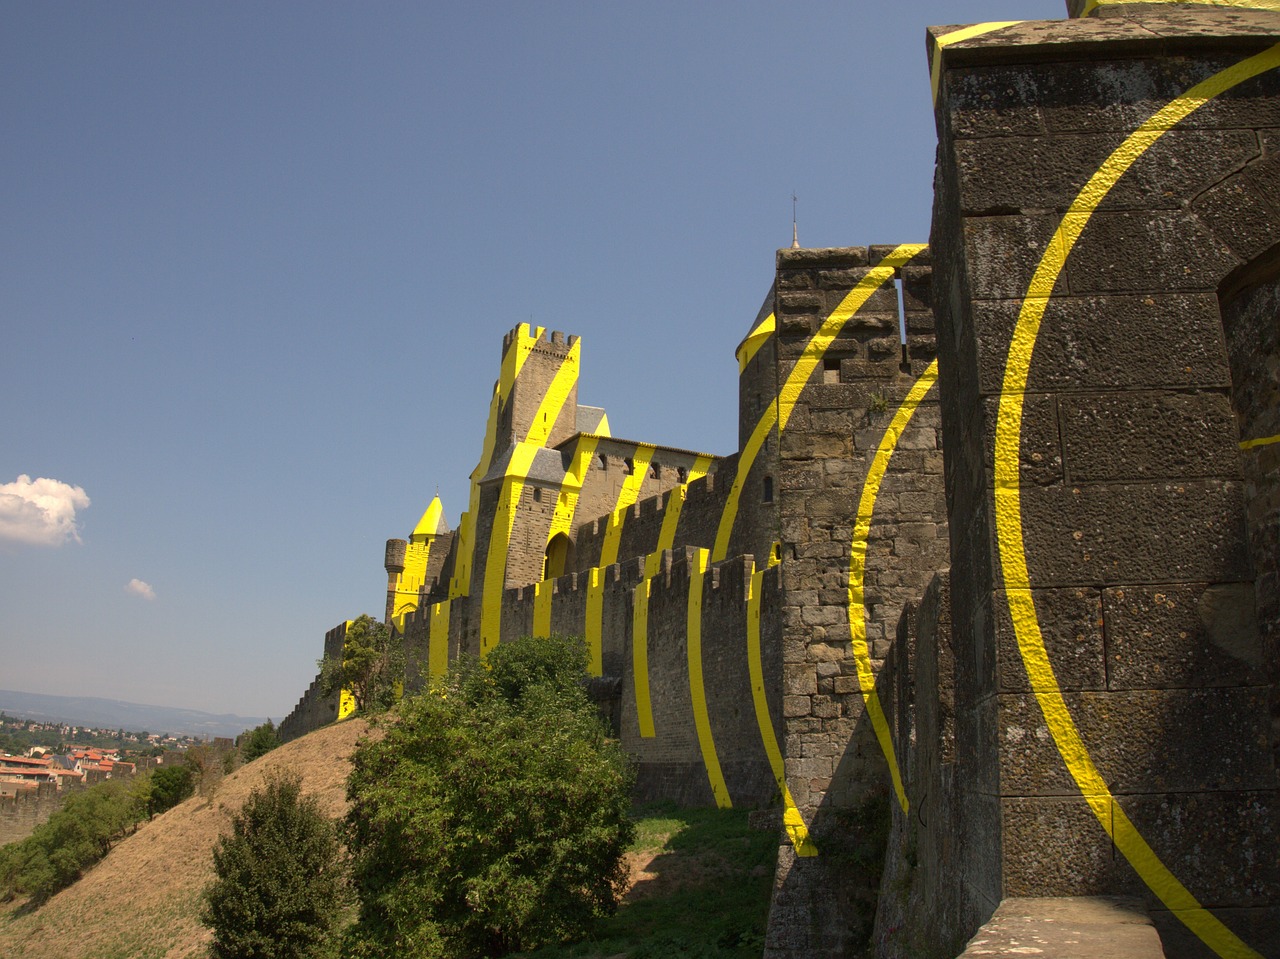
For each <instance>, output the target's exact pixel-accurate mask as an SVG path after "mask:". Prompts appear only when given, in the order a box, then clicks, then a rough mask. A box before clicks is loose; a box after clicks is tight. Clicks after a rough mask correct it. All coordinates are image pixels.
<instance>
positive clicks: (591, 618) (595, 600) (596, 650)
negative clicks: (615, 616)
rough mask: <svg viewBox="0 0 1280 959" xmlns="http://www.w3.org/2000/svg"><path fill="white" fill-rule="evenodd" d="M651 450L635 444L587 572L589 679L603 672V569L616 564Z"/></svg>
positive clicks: (646, 472)
mask: <svg viewBox="0 0 1280 959" xmlns="http://www.w3.org/2000/svg"><path fill="white" fill-rule="evenodd" d="M653 451H654V447H653V446H652V445H650V444H648V443H637V444H636V452H635V455H634V456H633V457H632V458H631V474H630V475H629V476H628V477H627V478H626V479H625V480H623V482H622V489H620V490H619V491H618V500H617V502H616V503H615V504H614V507H613V512H611V513H610V514H609V525H608V527H607V528H606V529H605V534H604V542H603V543H602V544H601V546H600V559H599V561H598V562H597V565H596V568H595V569H593V570H592V571H591V583H590V585H589V586H588V587H587V621H586V624H585V629H584V632H585V633H586V636H585V638H586V641H587V659H588V662H587V670H588V671H589V672H590V673H591V675H592V676H599V675H600V674H601V673H603V672H604V642H603V636H602V634H601V631H602V627H603V624H602V621H603V619H604V569H605V568H606V567H608V566H612V565H613V564H614V563H616V562H617V561H618V545H619V544H620V543H621V542H622V527H623V525H624V524H625V523H626V521H627V510H629V509H630V508H631V507H632V506H634V505H635V502H636V497H637V496H638V495H639V493H640V486H641V485H642V484H643V483H644V478H645V476H646V475H647V474H648V472H649V460H650V459H652V458H653Z"/></svg>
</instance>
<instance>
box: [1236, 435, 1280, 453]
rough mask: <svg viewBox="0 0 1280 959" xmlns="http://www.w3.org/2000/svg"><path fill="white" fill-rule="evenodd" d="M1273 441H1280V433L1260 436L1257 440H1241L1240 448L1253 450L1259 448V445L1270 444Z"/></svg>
mask: <svg viewBox="0 0 1280 959" xmlns="http://www.w3.org/2000/svg"><path fill="white" fill-rule="evenodd" d="M1272 443H1280V435H1278V436H1260V437H1258V438H1257V439H1256V440H1241V441H1240V448H1241V449H1242V450H1252V449H1257V448H1258V447H1259V446H1270V445H1271V444H1272Z"/></svg>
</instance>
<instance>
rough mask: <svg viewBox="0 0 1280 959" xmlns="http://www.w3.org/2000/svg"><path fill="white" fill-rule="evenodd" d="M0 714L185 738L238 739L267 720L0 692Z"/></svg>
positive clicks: (68, 697)
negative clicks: (217, 737)
mask: <svg viewBox="0 0 1280 959" xmlns="http://www.w3.org/2000/svg"><path fill="white" fill-rule="evenodd" d="M0 710H3V711H4V712H5V713H7V714H8V715H10V716H16V717H21V718H23V719H30V720H34V721H36V722H49V723H55V722H56V723H70V724H71V725H73V726H93V727H106V728H111V729H124V730H126V731H129V732H142V731H144V730H145V731H147V732H152V733H169V734H172V735H175V736H176V735H184V736H208V737H210V738H212V737H214V736H229V737H234V736H238V735H239V734H240V733H242V732H244V731H245V730H246V729H252V728H253V727H254V726H259V725H261V724H262V723H265V722H266V721H267V720H266V717H259V716H237V715H235V714H234V713H216V714H215V713H204V712H201V711H200V710H198V709H175V708H173V707H171V706H144V705H142V704H140V703H126V702H122V701H120V700H118V699H98V698H97V697H93V696H49V695H46V694H44V693H23V692H17V691H16V690H11V689H0Z"/></svg>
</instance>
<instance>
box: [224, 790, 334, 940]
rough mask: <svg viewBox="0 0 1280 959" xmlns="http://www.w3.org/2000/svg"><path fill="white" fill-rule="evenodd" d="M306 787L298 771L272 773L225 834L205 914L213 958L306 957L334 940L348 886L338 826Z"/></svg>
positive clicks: (253, 792)
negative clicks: (305, 794) (305, 792)
mask: <svg viewBox="0 0 1280 959" xmlns="http://www.w3.org/2000/svg"><path fill="white" fill-rule="evenodd" d="M301 792H302V786H301V780H299V779H298V778H297V777H296V776H290V775H281V776H278V777H277V778H275V779H271V780H268V781H267V783H266V785H265V786H264V787H263V788H262V789H255V790H253V791H252V792H251V793H250V794H249V798H248V799H247V800H245V803H244V806H243V807H242V808H241V809H240V811H239V812H238V813H236V814H235V815H234V816H233V817H232V819H231V833H230V835H224V836H223V837H222V838H221V839H219V841H218V845H217V847H216V848H215V849H214V851H213V868H214V873H215V874H216V875H217V879H216V880H215V881H214V883H213V884H212V885H211V886H210V887H209V888H208V889H206V890H205V894H204V896H205V906H204V909H203V910H202V912H201V915H200V921H201V922H202V923H204V924H205V925H206V926H208V927H209V928H210V929H212V930H213V944H212V946H211V947H210V954H211V955H212V956H213V957H214V959H251V957H252V959H303V957H309V956H314V955H316V954H317V952H319V951H321V950H322V949H323V947H324V946H325V945H326V944H327V943H329V942H330V941H331V940H332V937H333V931H334V928H335V927H336V925H337V923H338V920H339V918H340V914H341V907H342V891H343V880H342V873H341V866H340V859H339V852H340V849H339V845H338V838H337V828H336V825H335V824H334V823H333V822H332V821H330V820H329V819H328V818H327V817H326V816H325V815H324V814H323V813H321V812H320V809H319V807H318V805H317V803H316V801H315V799H314V797H303V796H302V795H301Z"/></svg>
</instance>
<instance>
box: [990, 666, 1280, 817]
mask: <svg viewBox="0 0 1280 959" xmlns="http://www.w3.org/2000/svg"><path fill="white" fill-rule="evenodd" d="M1063 698H1064V700H1065V702H1066V704H1067V708H1068V711H1069V712H1070V714H1071V716H1072V718H1073V720H1074V722H1075V724H1076V727H1077V729H1078V730H1079V732H1080V737H1081V739H1082V741H1083V743H1084V745H1085V748H1086V749H1088V751H1089V755H1090V758H1091V759H1092V760H1093V763H1094V765H1095V766H1097V768H1098V771H1099V772H1100V773H1101V774H1102V777H1103V779H1104V780H1105V781H1106V783H1107V785H1108V787H1109V788H1110V789H1111V791H1112V792H1113V793H1117V794H1119V793H1134V792H1161V793H1163V792H1173V791H1182V792H1197V791H1207V790H1216V789H1226V790H1242V789H1244V790H1248V789H1263V788H1268V787H1270V786H1272V785H1273V782H1274V772H1273V771H1272V769H1271V757H1270V753H1269V751H1268V750H1267V748H1266V743H1265V742H1264V740H1265V732H1264V730H1265V725H1266V724H1265V717H1266V716H1267V713H1268V710H1269V704H1268V697H1267V695H1266V693H1265V692H1263V691H1261V690H1258V689H1256V688H1255V689H1239V688H1232V689H1213V690H1180V689H1179V690H1141V691H1129V692H1116V693H1111V692H1085V693H1064V694H1063ZM1241 729H1256V730H1258V732H1257V733H1256V734H1254V735H1248V734H1246V735H1243V736H1242V735H1241V732H1240V730H1241ZM1118 730H1123V732H1124V734H1123V735H1117V731H1118ZM999 735H1000V755H1001V773H1000V784H1001V789H1002V791H1003V792H1005V793H1013V794H1020V795H1026V796H1043V795H1071V794H1073V793H1078V792H1079V787H1077V786H1076V784H1075V782H1074V781H1073V780H1072V779H1071V776H1070V775H1069V774H1068V772H1067V768H1066V766H1065V764H1064V762H1063V761H1062V759H1061V758H1060V757H1059V756H1058V748H1057V746H1056V745H1055V743H1054V742H1053V739H1052V736H1051V735H1050V733H1049V729H1048V727H1047V725H1046V724H1045V720H1044V716H1043V714H1042V712H1041V710H1040V706H1039V705H1038V704H1037V703H1036V701H1035V699H1034V697H1032V696H1030V695H1025V694H1024V695H1017V694H1005V695H1002V696H1001V697H1000V733H999Z"/></svg>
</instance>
